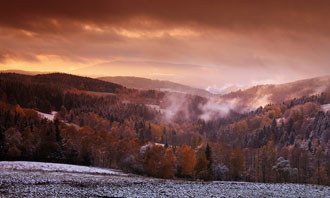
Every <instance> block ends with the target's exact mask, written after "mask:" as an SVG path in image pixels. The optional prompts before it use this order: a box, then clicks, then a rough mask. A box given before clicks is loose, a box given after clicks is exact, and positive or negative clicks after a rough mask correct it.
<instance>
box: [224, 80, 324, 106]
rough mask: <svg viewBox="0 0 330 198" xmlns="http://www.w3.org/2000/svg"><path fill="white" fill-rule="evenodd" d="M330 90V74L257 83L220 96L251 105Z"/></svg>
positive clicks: (262, 104) (277, 102) (272, 102)
mask: <svg viewBox="0 0 330 198" xmlns="http://www.w3.org/2000/svg"><path fill="white" fill-rule="evenodd" d="M322 92H330V76H321V77H316V78H310V79H304V80H298V81H294V82H290V83H283V84H265V85H257V86H254V87H251V88H248V89H245V90H239V91H235V92H231V93H228V94H225V95H222V96H220V98H222V99H224V100H235V101H237V102H238V103H240V104H244V105H245V106H249V107H259V106H264V105H266V104H279V103H282V102H283V101H287V100H292V99H294V98H300V97H303V96H311V95H315V94H320V93H322Z"/></svg>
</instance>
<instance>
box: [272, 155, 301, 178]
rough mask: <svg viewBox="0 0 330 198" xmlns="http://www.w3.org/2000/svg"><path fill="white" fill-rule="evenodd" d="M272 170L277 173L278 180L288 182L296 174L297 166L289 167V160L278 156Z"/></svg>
mask: <svg viewBox="0 0 330 198" xmlns="http://www.w3.org/2000/svg"><path fill="white" fill-rule="evenodd" d="M273 170H274V171H275V172H276V173H277V181H278V182H289V181H291V179H292V178H295V177H296V176H297V174H298V170H297V168H291V166H290V161H289V160H285V159H284V158H283V157H279V158H278V159H277V161H276V163H275V165H274V166H273Z"/></svg>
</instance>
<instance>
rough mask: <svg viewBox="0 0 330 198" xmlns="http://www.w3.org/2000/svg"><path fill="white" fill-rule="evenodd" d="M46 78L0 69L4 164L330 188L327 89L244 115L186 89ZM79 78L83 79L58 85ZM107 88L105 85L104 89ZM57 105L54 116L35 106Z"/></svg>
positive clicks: (0, 151) (53, 107)
mask: <svg viewBox="0 0 330 198" xmlns="http://www.w3.org/2000/svg"><path fill="white" fill-rule="evenodd" d="M40 76H41V77H40ZM40 76H38V75H37V76H32V77H31V78H30V77H27V76H24V75H16V74H3V75H0V160H33V161H50V162H62V163H73V164H85V165H92V166H102V167H111V168H121V169H124V170H125V171H130V172H134V173H138V174H144V175H149V176H154V177H162V178H173V177H183V178H191V179H195V178H198V179H204V180H210V179H212V180H244V181H257V182H300V183H317V184H327V185H330V111H329V109H330V93H329V92H324V93H322V94H317V95H313V96H304V97H300V98H297V99H293V100H290V101H285V102H282V103H279V104H271V105H266V106H264V107H260V108H258V109H256V110H254V111H250V112H246V113H240V112H235V111H232V110H231V109H230V104H223V101H212V99H207V98H203V97H199V96H192V95H182V94H178V93H176V94H173V93H166V92H159V91H154V90H150V91H142V90H139V91H137V90H131V91H127V92H126V91H125V90H127V89H126V88H123V87H122V90H123V92H121V91H119V92H116V94H94V93H93V94H90V93H89V91H80V90H73V91H70V89H83V88H84V87H85V90H89V89H87V88H86V87H89V86H91V85H87V86H86V84H88V82H90V81H92V83H93V82H95V84H96V85H95V86H97V84H98V83H99V81H93V79H92V80H91V79H88V78H87V79H86V78H82V77H77V76H71V75H66V74H50V75H40ZM45 76H46V77H45ZM47 76H48V78H47ZM49 76H50V77H49ZM58 76H59V77H58ZM71 77H72V81H76V82H75V83H73V82H67V84H68V85H65V82H66V81H65V80H62V82H57V81H60V80H61V79H62V78H67V81H70V79H71ZM38 78H42V80H40V79H38ZM34 79H36V80H35V81H34ZM45 79H50V80H48V81H47V80H45ZM80 79H86V81H83V80H81V81H80ZM79 83H80V84H83V86H80V87H79ZM102 83H105V84H102ZM109 85H112V84H111V83H109V84H108V83H106V82H102V81H101V83H100V86H104V87H105V88H104V90H106V87H107V86H109ZM116 86H118V85H116ZM119 87H120V86H119ZM68 89H69V90H68ZM100 90H102V89H99V88H98V87H95V88H94V89H92V91H100ZM115 91H116V90H115ZM166 101H167V102H166ZM167 103H169V104H167ZM228 106H229V107H228ZM226 108H227V111H224V109H226ZM54 110H55V111H57V113H56V115H55V119H54V120H50V119H49V118H48V120H47V119H44V118H43V117H42V115H44V114H41V113H40V112H37V111H41V112H44V113H50V112H51V111H54ZM217 110H219V112H217ZM164 117H165V118H166V117H167V119H163V118H164ZM171 117H172V119H169V118H171Z"/></svg>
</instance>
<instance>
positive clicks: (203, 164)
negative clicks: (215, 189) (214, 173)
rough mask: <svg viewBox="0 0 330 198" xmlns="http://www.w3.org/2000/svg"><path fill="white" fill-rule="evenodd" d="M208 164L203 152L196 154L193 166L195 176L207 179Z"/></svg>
mask: <svg viewBox="0 0 330 198" xmlns="http://www.w3.org/2000/svg"><path fill="white" fill-rule="evenodd" d="M209 164H210V161H209V160H207V158H206V154H205V152H204V151H203V150H199V151H198V152H197V163H196V166H195V170H196V175H197V177H198V178H199V179H208V178H209V174H210V173H209Z"/></svg>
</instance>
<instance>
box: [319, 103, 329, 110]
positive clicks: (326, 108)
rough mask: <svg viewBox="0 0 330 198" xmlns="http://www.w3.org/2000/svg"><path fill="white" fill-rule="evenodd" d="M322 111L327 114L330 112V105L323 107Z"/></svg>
mask: <svg viewBox="0 0 330 198" xmlns="http://www.w3.org/2000/svg"><path fill="white" fill-rule="evenodd" d="M321 110H322V111H324V112H327V111H329V110H330V104H325V105H321Z"/></svg>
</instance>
